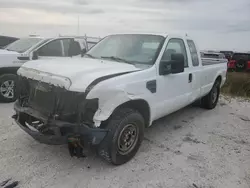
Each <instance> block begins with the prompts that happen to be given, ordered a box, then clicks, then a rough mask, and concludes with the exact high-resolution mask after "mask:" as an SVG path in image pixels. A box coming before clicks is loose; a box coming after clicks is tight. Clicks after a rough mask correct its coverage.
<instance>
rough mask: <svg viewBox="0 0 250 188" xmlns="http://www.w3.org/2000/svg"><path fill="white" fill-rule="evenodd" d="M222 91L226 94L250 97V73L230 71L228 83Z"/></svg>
mask: <svg viewBox="0 0 250 188" xmlns="http://www.w3.org/2000/svg"><path fill="white" fill-rule="evenodd" d="M221 92H222V93H224V94H226V95H231V96H237V97H247V98H250V74H249V73H240V72H228V73H227V80H226V83H225V84H224V86H223V87H222V89H221Z"/></svg>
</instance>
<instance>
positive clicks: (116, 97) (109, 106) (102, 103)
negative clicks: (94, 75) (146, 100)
mask: <svg viewBox="0 0 250 188" xmlns="http://www.w3.org/2000/svg"><path fill="white" fill-rule="evenodd" d="M99 92H100V91H99ZM100 93H102V95H101V96H99V97H100V98H99V107H98V110H97V111H96V113H95V115H94V117H93V121H94V124H95V127H99V126H100V124H101V122H102V121H105V120H107V119H108V118H109V117H110V115H111V114H112V113H113V111H114V110H115V109H116V108H117V107H118V106H120V105H122V104H124V103H126V102H128V101H132V100H140V99H142V98H141V97H140V95H139V94H134V93H130V92H127V91H125V90H123V89H121V88H120V89H119V88H117V89H116V90H109V91H108V92H107V91H106V92H105V91H103V92H100ZM87 98H92V95H89V96H88V97H87Z"/></svg>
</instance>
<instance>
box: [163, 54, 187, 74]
mask: <svg viewBox="0 0 250 188" xmlns="http://www.w3.org/2000/svg"><path fill="white" fill-rule="evenodd" d="M159 70H160V72H159V74H160V75H167V74H170V73H172V74H177V73H181V72H184V56H183V54H180V53H174V54H171V60H170V61H165V60H162V61H161V62H160V67H159Z"/></svg>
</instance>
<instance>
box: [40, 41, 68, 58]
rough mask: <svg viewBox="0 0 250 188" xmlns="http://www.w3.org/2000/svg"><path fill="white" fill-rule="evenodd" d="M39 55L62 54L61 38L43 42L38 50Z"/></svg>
mask: <svg viewBox="0 0 250 188" xmlns="http://www.w3.org/2000/svg"><path fill="white" fill-rule="evenodd" d="M37 52H38V55H39V56H59V57H61V56H63V54H62V45H61V40H54V41H52V42H49V43H48V44H45V45H44V46H43V47H41V48H40V49H39V50H38V51H37Z"/></svg>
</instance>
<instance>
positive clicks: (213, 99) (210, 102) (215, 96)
mask: <svg viewBox="0 0 250 188" xmlns="http://www.w3.org/2000/svg"><path fill="white" fill-rule="evenodd" d="M220 83H221V82H220V81H219V80H216V81H215V83H214V85H213V87H212V89H211V91H210V92H209V93H208V94H207V95H206V96H204V97H203V98H202V99H201V107H203V108H206V109H214V108H215V107H216V105H217V103H218V100H219V95H220Z"/></svg>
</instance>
